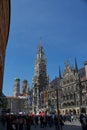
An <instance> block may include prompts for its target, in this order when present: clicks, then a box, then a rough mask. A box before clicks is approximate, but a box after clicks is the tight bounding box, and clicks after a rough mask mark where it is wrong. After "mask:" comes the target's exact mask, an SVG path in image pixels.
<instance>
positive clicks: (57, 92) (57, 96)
mask: <svg viewBox="0 0 87 130" xmlns="http://www.w3.org/2000/svg"><path fill="white" fill-rule="evenodd" d="M59 89H60V78H59V79H58V81H57V84H56V98H57V102H56V103H57V104H56V105H57V114H58V124H60V111H59ZM58 130H60V125H59V127H58Z"/></svg>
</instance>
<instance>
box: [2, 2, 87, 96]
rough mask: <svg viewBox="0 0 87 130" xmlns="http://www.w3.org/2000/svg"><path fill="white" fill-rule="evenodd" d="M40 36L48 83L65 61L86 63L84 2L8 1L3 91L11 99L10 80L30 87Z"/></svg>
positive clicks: (86, 45)
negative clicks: (8, 17)
mask: <svg viewBox="0 0 87 130" xmlns="http://www.w3.org/2000/svg"><path fill="white" fill-rule="evenodd" d="M40 37H42V43H43V47H44V52H45V57H46V58H47V73H48V75H49V77H50V80H52V79H54V78H55V76H58V68H59V66H60V68H61V70H63V69H64V63H65V61H66V60H69V61H70V64H71V66H74V60H75V57H76V58H77V62H78V67H79V68H81V67H83V66H84V65H83V62H84V61H86V60H87V0H11V22H10V33H9V40H8V45H7V50H6V59H5V71H4V81H3V92H4V94H5V95H8V96H11V95H12V93H13V86H14V78H15V77H19V78H20V81H21V84H22V81H23V79H27V80H28V82H29V84H30V86H31V85H32V78H33V75H34V64H35V58H36V53H37V48H38V45H39V41H40Z"/></svg>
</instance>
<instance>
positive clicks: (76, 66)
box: [75, 57, 78, 72]
mask: <svg viewBox="0 0 87 130" xmlns="http://www.w3.org/2000/svg"><path fill="white" fill-rule="evenodd" d="M75 72H78V65H77V60H76V57H75Z"/></svg>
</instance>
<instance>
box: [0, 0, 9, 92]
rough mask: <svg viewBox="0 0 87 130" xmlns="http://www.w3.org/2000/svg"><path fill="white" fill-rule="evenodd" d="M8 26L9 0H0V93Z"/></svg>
mask: <svg viewBox="0 0 87 130" xmlns="http://www.w3.org/2000/svg"><path fill="white" fill-rule="evenodd" d="M9 27H10V0H0V93H2V89H3V88H2V86H3V75H4V63H5V53H6V46H7V41H8V35H9Z"/></svg>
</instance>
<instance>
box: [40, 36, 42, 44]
mask: <svg viewBox="0 0 87 130" xmlns="http://www.w3.org/2000/svg"><path fill="white" fill-rule="evenodd" d="M40 44H42V37H41V36H40Z"/></svg>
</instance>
